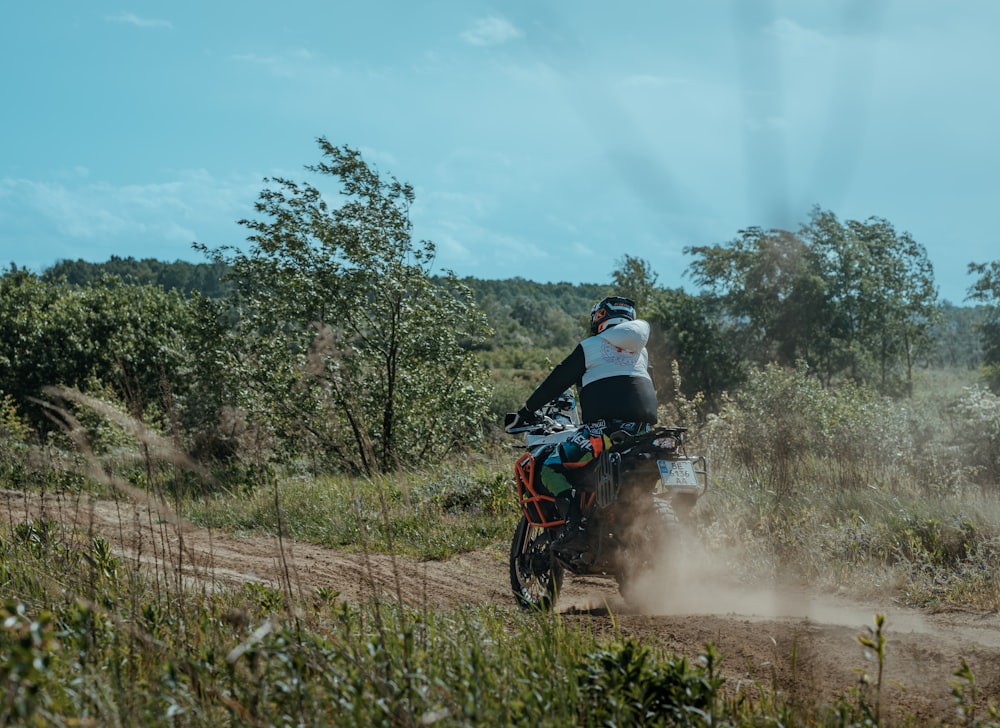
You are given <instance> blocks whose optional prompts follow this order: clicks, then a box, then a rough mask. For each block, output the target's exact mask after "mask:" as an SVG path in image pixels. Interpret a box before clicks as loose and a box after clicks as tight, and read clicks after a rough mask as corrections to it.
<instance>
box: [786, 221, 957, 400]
mask: <svg viewBox="0 0 1000 728" xmlns="http://www.w3.org/2000/svg"><path fill="white" fill-rule="evenodd" d="M800 234H801V235H802V236H803V238H804V239H805V240H806V241H807V244H808V245H809V246H810V248H811V249H812V251H813V253H814V260H816V261H817V262H818V271H817V273H818V275H819V276H820V278H821V279H822V280H823V281H825V282H826V284H827V290H826V302H827V306H826V309H825V310H826V313H827V315H828V316H829V317H830V329H829V332H830V337H831V340H832V342H831V350H833V351H834V352H835V353H836V355H837V358H838V361H840V362H843V364H844V366H845V369H846V370H847V371H848V372H849V374H850V375H851V376H852V377H854V378H856V379H860V380H868V381H873V382H876V383H877V384H878V385H879V387H880V388H881V390H882V391H883V392H891V391H895V390H896V388H897V386H896V385H897V383H898V382H900V381H901V382H902V383H903V386H904V388H905V390H906V391H910V389H911V388H912V381H913V366H914V363H915V362H916V360H917V359H918V358H920V357H924V356H927V355H928V354H929V353H930V352H931V350H932V349H933V344H934V341H933V331H934V327H935V325H936V324H937V322H938V321H939V320H940V316H941V313H940V307H939V305H938V302H937V287H936V286H935V284H934V270H933V266H932V265H931V263H930V260H929V259H928V257H927V251H926V249H925V248H924V247H923V246H922V245H920V244H919V243H917V242H916V241H915V240H914V239H913V238H912V237H911V236H910V235H909V233H897V232H896V230H895V228H894V227H893V226H892V224H890V223H889V222H888V221H887V220H885V219H883V218H879V217H870V218H868V219H867V220H866V221H864V222H858V221H855V220H849V221H847V223H846V224H841V223H840V222H839V221H838V220H837V219H836V217H835V216H834V215H833V213H831V212H824V211H821V210H819V208H814V210H813V212H812V215H811V217H810V221H809V223H808V224H807V225H805V226H803V228H802V231H801V233H800Z"/></svg>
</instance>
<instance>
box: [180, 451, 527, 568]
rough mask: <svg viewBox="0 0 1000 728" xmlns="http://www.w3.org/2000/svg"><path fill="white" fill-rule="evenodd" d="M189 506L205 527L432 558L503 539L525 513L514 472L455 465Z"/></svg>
mask: <svg viewBox="0 0 1000 728" xmlns="http://www.w3.org/2000/svg"><path fill="white" fill-rule="evenodd" d="M185 512H186V515H187V516H188V517H189V518H191V519H192V520H193V521H195V522H196V523H199V524H201V525H205V526H212V527H218V528H225V529H229V530H237V531H250V532H253V531H263V532H266V533H269V534H274V535H277V534H279V533H281V534H283V535H284V536H286V537H290V538H293V539H296V540H302V541H311V542H313V543H319V544H325V545H328V546H335V547H349V548H354V549H359V548H364V549H367V550H369V551H375V552H381V553H399V554H407V555H412V556H418V557H421V558H425V559H443V558H447V557H449V556H453V555H455V554H457V553H462V552H465V551H473V550H476V549H479V548H481V547H482V546H483V544H484V543H498V542H503V541H505V540H507V539H509V537H510V533H511V532H512V531H513V529H514V525H515V523H516V516H517V513H516V510H515V506H514V501H513V491H512V486H511V483H510V481H509V477H508V475H507V473H506V472H503V473H501V472H497V471H496V470H494V469H481V470H477V471H471V472H470V471H469V470H467V469H461V470H460V469H455V468H448V469H442V470H440V471H439V472H434V471H430V472H427V473H424V474H421V475H418V474H411V475H410V476H408V477H407V478H406V479H405V480H402V479H400V478H397V477H394V476H378V477H376V478H374V479H371V480H366V481H362V482H359V481H358V480H356V479H351V478H346V477H324V478H318V479H304V478H293V479H287V480H282V481H280V482H279V483H277V484H276V485H274V486H273V488H258V489H255V490H253V491H251V492H249V493H245V494H243V495H241V497H239V498H238V499H234V498H223V497H216V498H212V499H207V500H204V501H200V502H196V503H192V504H189V505H187V506H186V507H185Z"/></svg>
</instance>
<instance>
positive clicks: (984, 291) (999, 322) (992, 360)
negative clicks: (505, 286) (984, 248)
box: [968, 260, 1000, 391]
mask: <svg viewBox="0 0 1000 728" xmlns="http://www.w3.org/2000/svg"><path fill="white" fill-rule="evenodd" d="M969 273H970V274H975V275H978V276H979V278H978V279H977V280H976V282H975V283H973V284H972V285H971V286H970V287H969V291H968V294H969V295H968V298H969V299H971V300H973V301H979V302H981V303H982V304H984V306H985V309H986V310H985V311H984V317H983V320H982V321H981V322H980V323H979V327H978V328H979V335H980V338H981V340H982V344H983V367H984V371H985V375H986V379H987V381H988V382H989V384H990V387H992V388H993V389H994V390H995V391H1000V261H996V260H994V261H993V262H991V263H970V264H969Z"/></svg>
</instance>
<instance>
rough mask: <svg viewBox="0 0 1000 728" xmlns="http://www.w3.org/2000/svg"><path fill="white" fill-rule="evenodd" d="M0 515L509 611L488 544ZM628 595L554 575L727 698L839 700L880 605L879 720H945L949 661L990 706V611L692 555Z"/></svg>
mask: <svg viewBox="0 0 1000 728" xmlns="http://www.w3.org/2000/svg"><path fill="white" fill-rule="evenodd" d="M0 514H2V515H0V517H6V518H7V519H9V523H10V524H11V525H14V524H17V523H20V522H22V521H24V520H25V519H26V518H35V517H38V516H42V515H44V516H47V517H49V518H53V519H56V520H58V521H61V522H67V523H74V524H76V525H77V526H78V527H80V528H82V529H85V530H89V531H92V532H93V533H94V534H96V535H100V536H101V537H102V538H104V539H105V540H107V541H109V542H110V543H111V544H112V545H113V547H114V549H115V550H116V551H117V553H118V554H119V555H120V557H121V558H123V559H131V560H135V561H140V562H143V563H146V564H148V565H149V567H150V568H154V569H160V570H162V572H163V573H164V574H166V573H170V574H176V573H178V572H180V573H183V574H184V576H185V578H187V579H190V580H193V581H197V582H202V583H209V584H238V583H241V582H248V581H257V582H261V583H266V584H273V585H285V586H289V585H290V587H291V588H292V589H298V590H301V591H302V593H304V594H309V593H312V592H313V591H314V590H315V589H316V588H317V587H326V588H330V589H333V590H334V591H338V592H339V593H340V598H341V599H344V600H350V601H359V600H363V599H367V598H369V597H371V596H372V595H373V594H378V595H381V596H382V597H384V598H388V599H401V600H403V601H404V602H407V603H411V604H414V605H430V606H435V607H454V606H461V605H475V604H495V605H501V606H507V607H509V608H510V609H511V610H514V609H516V606H515V603H514V600H513V597H512V596H511V594H510V586H509V582H508V576H507V574H508V570H507V555H506V553H505V549H504V548H503V547H502V546H498V547H496V548H493V549H487V550H483V551H477V552H474V553H468V554H463V555H461V556H458V557H455V558H452V559H449V560H447V561H443V562H438V561H429V562H420V561H417V560H414V559H410V558H401V557H400V558H393V557H390V556H385V555H364V554H350V553H344V552H340V551H336V550H331V549H327V548H322V547H319V546H314V545H310V544H302V543H294V544H293V543H289V542H279V541H278V540H277V539H273V538H266V537H261V536H259V535H254V536H253V537H247V538H240V537H234V536H231V535H226V534H223V533H220V532H218V531H209V530H206V529H200V528H196V527H194V526H192V525H190V524H188V523H181V522H177V521H176V519H173V518H172V517H171V516H170V514H169V513H167V512H159V513H155V512H151V511H150V510H149V509H147V508H137V507H135V506H126V505H124V504H116V503H113V502H103V501H102V502H91V501H89V500H87V499H83V498H78V499H67V498H66V497H61V498H46V499H44V500H43V499H40V498H38V497H37V496H32V497H28V496H25V495H24V494H22V493H16V492H4V491H0ZM641 596H642V598H641V599H640V606H638V607H636V606H631V607H630V606H628V605H626V604H625V603H624V602H623V600H622V599H621V597H620V596H619V595H618V592H617V589H616V587H615V583H614V582H613V581H609V580H604V579H600V578H585V579H579V578H577V579H573V578H569V577H568V578H567V580H566V583H565V584H564V588H563V591H562V593H561V595H560V599H559V606H558V611H559V612H561V614H562V615H563V619H565V620H567V621H571V622H580V623H586V626H587V627H588V628H589V629H590V630H592V631H594V632H602V631H605V632H612V631H615V632H616V633H618V634H621V635H635V636H636V637H638V638H641V639H642V640H647V641H649V642H653V643H659V644H661V645H663V646H665V647H666V648H667V649H669V650H670V651H672V652H674V653H676V654H680V655H684V656H687V657H689V658H691V659H697V657H698V655H699V653H700V651H701V650H702V649H703V647H704V645H705V644H706V643H709V642H711V643H714V644H715V645H716V647H717V648H718V651H719V652H720V653H721V655H722V656H723V663H722V668H723V669H722V672H723V674H724V675H725V676H726V678H727V686H728V689H729V690H730V691H731V692H734V693H735V692H736V691H740V690H743V691H751V692H753V693H754V694H756V693H757V692H758V691H759V688H757V687H755V686H754V684H755V683H756V684H757V685H760V686H763V688H764V689H765V690H770V689H771V688H772V686H773V687H775V688H777V689H778V690H780V691H781V692H782V693H783V694H785V695H787V696H789V697H791V698H792V699H796V698H802V699H806V698H809V699H810V700H811V699H814V698H815V697H816V696H825V697H826V698H827V699H829V700H832V699H834V698H835V697H836V696H838V695H843V694H848V693H849V691H850V690H851V688H853V687H855V686H857V684H858V679H859V670H860V671H867V672H868V673H870V674H872V675H874V674H875V672H876V671H877V663H876V661H875V660H874V656H873V655H868V656H866V654H865V650H864V649H863V648H862V647H861V645H860V644H859V643H858V641H857V636H858V635H859V634H862V633H864V632H865V631H866V628H868V627H871V626H872V625H873V623H874V622H873V619H874V615H875V614H876V613H883V614H885V615H886V617H887V619H886V629H885V634H886V636H887V639H888V646H887V657H886V662H885V674H884V677H883V685H884V688H883V699H882V705H883V710H884V711H885V713H886V714H888V715H900V714H913V715H915V716H917V717H918V719H921V720H926V721H928V722H931V721H933V722H940V721H948V722H954V723H958V722H959V718H958V715H957V713H956V712H955V707H956V702H955V699H954V697H953V696H952V694H951V690H952V681H953V680H955V677H954V675H953V673H954V671H955V670H956V669H957V668H958V667H959V666H960V665H961V661H962V659H963V658H964V659H965V660H966V661H967V662H968V664H969V666H970V667H971V669H972V671H973V674H974V675H975V678H976V685H977V687H978V689H979V690H980V693H981V700H980V705H983V704H985V702H986V701H989V700H992V701H993V702H994V704H997V703H1000V617H998V615H996V614H974V613H970V612H957V611H951V612H939V613H927V612H919V611H915V610H912V609H906V608H903V607H900V606H898V605H896V604H895V603H893V601H892V599H891V598H889V597H886V598H884V599H877V600H870V601H867V602H860V601H858V600H856V599H851V598H849V597H848V596H846V595H835V594H816V593H809V592H808V591H802V590H794V591H793V590H780V591H779V590H775V589H771V588H764V587H761V588H752V587H748V586H747V585H745V584H738V583H736V582H735V581H733V580H732V579H730V578H727V575H726V574H725V573H722V572H721V571H720V570H719V569H718V568H713V567H712V566H711V564H706V563H698V564H695V563H690V564H687V565H685V566H684V567H683V568H675V569H673V571H672V572H671V574H669V575H655V577H654V578H652V579H651V580H650V583H649V584H648V585H647V587H646V589H645V590H643V591H642V592H641Z"/></svg>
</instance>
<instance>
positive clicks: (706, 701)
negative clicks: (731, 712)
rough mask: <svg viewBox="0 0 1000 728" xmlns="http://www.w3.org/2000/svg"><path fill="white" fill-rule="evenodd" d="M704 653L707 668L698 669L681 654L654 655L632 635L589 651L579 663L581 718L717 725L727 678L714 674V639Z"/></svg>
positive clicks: (618, 722) (614, 722) (623, 722)
mask: <svg viewBox="0 0 1000 728" xmlns="http://www.w3.org/2000/svg"><path fill="white" fill-rule="evenodd" d="M702 659H703V660H704V662H705V669H704V671H694V670H691V669H690V667H689V666H688V664H687V661H686V660H685V659H683V658H676V659H672V660H658V659H656V657H655V655H654V653H653V651H652V650H651V649H650V648H649V647H648V646H646V645H643V644H640V643H639V642H637V641H636V640H634V639H628V640H625V641H624V642H622V643H619V644H614V645H612V646H611V647H609V648H605V649H602V650H600V651H598V652H595V653H592V654H589V655H587V656H586V657H585V658H584V660H583V662H582V663H581V664H580V665H579V668H578V669H579V671H580V676H579V678H578V679H579V680H580V692H581V693H582V696H583V698H584V700H585V703H584V705H583V706H582V715H581V718H583V719H584V720H589V719H590V718H591V717H592V716H597V715H606V716H608V717H607V718H606V719H605V720H606V721H608V723H609V724H610V725H714V713H715V711H716V709H717V706H716V702H717V701H718V700H719V695H720V692H721V688H722V685H723V682H724V680H723V679H722V678H721V677H719V676H718V675H717V674H716V668H717V664H716V663H717V660H718V657H717V655H716V653H715V650H714V648H713V647H712V645H708V646H707V648H706V651H705V654H704V655H703V658H702ZM585 716H586V717H585ZM595 722H596V721H595Z"/></svg>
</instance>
